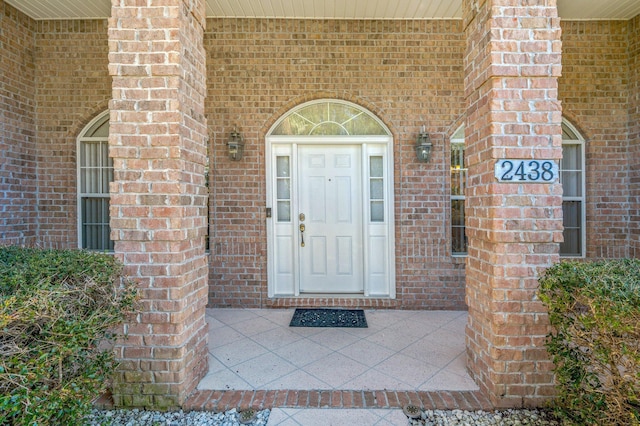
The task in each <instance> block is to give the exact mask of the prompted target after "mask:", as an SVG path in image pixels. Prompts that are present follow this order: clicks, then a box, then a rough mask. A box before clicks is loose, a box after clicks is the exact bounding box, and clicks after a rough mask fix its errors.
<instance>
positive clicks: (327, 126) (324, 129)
mask: <svg viewBox="0 0 640 426" xmlns="http://www.w3.org/2000/svg"><path fill="white" fill-rule="evenodd" d="M311 134H312V135H324V136H331V135H348V133H347V130H346V129H345V128H344V127H342V126H341V125H340V124H338V123H331V122H326V123H322V124H320V125H318V126H317V127H315V128H314V129H313V130H312V131H311Z"/></svg>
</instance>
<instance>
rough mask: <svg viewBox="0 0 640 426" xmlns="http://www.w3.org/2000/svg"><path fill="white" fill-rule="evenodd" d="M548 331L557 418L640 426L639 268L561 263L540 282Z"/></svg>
mask: <svg viewBox="0 0 640 426" xmlns="http://www.w3.org/2000/svg"><path fill="white" fill-rule="evenodd" d="M539 294H540V299H541V300H542V301H543V302H544V303H545V304H546V306H547V308H548V309H549V319H550V321H551V325H552V327H553V332H552V333H551V334H550V336H549V339H548V343H547V350H548V352H549V353H550V354H551V355H552V357H553V362H554V364H555V374H556V384H557V398H556V400H555V406H556V414H558V415H559V416H561V417H562V418H564V420H565V421H566V422H567V423H569V424H578V425H639V424H640V260H638V259H622V260H605V261H597V262H562V263H559V264H557V265H554V266H553V267H552V268H550V269H548V270H547V271H546V273H545V274H544V276H543V277H542V279H541V280H540V291H539Z"/></svg>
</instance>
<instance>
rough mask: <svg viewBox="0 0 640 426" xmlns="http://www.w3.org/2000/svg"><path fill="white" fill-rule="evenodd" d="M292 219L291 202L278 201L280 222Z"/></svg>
mask: <svg viewBox="0 0 640 426" xmlns="http://www.w3.org/2000/svg"><path fill="white" fill-rule="evenodd" d="M290 221H291V203H290V202H289V201H278V222H290Z"/></svg>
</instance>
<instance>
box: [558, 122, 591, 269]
mask: <svg viewBox="0 0 640 426" xmlns="http://www.w3.org/2000/svg"><path fill="white" fill-rule="evenodd" d="M584 171H585V167H584V139H583V138H582V136H580V134H579V133H578V131H577V130H576V129H575V128H573V126H571V124H569V123H568V122H567V121H565V120H563V122H562V160H561V161H560V182H561V183H562V215H563V220H562V223H563V225H564V231H563V236H564V242H562V243H561V244H560V256H566V257H570V256H571V257H582V256H584V252H585V232H586V231H585V222H586V216H585V176H584Z"/></svg>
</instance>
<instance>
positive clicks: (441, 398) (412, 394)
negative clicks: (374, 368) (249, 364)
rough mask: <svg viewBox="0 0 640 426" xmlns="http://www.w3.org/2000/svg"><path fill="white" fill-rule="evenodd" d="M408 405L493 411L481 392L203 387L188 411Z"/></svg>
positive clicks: (186, 406) (186, 405) (186, 407)
mask: <svg viewBox="0 0 640 426" xmlns="http://www.w3.org/2000/svg"><path fill="white" fill-rule="evenodd" d="M407 404H413V405H417V406H419V407H422V408H425V409H436V410H455V409H459V410H467V411H477V410H485V411H487V410H492V409H493V406H492V405H491V402H490V401H489V399H488V398H486V397H485V396H484V395H482V393H480V392H479V391H464V392H463V391H461V392H455V391H434V392H418V391H389V390H381V391H355V390H343V391H341V390H247V391H241V390H232V391H215V390H201V391H195V392H194V393H192V394H191V396H189V397H188V398H187V400H186V401H185V403H184V404H183V406H182V409H183V410H185V411H214V412H223V411H227V410H230V409H232V408H237V409H246V408H253V409H259V410H262V409H266V408H276V407H287V408H401V407H404V406H405V405H407Z"/></svg>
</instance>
